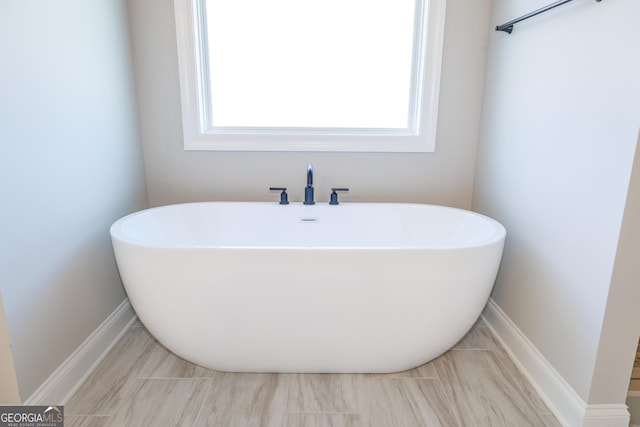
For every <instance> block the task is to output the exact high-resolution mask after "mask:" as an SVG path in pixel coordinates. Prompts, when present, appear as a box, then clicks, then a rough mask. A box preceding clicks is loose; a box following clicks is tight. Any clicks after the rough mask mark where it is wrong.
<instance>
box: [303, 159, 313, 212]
mask: <svg viewBox="0 0 640 427" xmlns="http://www.w3.org/2000/svg"><path fill="white" fill-rule="evenodd" d="M304 204H305V205H315V204H316V202H314V201H313V166H312V165H311V163H309V164H308V165H307V186H306V187H304Z"/></svg>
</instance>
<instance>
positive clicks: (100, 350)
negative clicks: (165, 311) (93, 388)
mask: <svg viewBox="0 0 640 427" xmlns="http://www.w3.org/2000/svg"><path fill="white" fill-rule="evenodd" d="M135 319H136V314H135V312H134V311H133V308H132V307H131V304H130V303H129V300H128V299H125V300H124V301H123V302H122V304H120V305H119V306H118V308H117V309H116V310H115V311H114V312H113V313H111V315H110V316H109V317H108V318H107V319H106V320H105V321H104V322H102V324H101V325H100V326H98V328H97V329H96V330H95V331H93V333H92V334H91V335H90V336H89V337H88V338H87V339H86V340H85V341H84V342H83V343H82V344H81V345H80V347H78V348H77V349H76V350H75V351H74V352H73V353H72V354H71V356H69V357H68V358H67V359H66V360H65V361H64V362H62V364H61V365H60V366H59V367H58V369H56V370H55V371H54V372H53V374H51V376H50V377H49V378H47V380H46V381H45V382H44V383H43V384H42V385H41V386H40V387H38V389H37V390H36V391H35V392H34V393H33V394H32V395H31V397H29V398H28V399H27V400H25V402H24V404H25V405H51V404H58V405H64V404H66V403H67V401H68V400H69V399H70V398H71V396H72V395H73V393H75V392H76V390H78V388H79V387H80V386H81V385H82V383H83V382H84V381H85V380H86V379H87V377H88V376H89V374H91V372H93V370H94V369H95V368H96V366H98V364H99V363H100V362H101V361H102V359H104V357H105V356H106V355H107V353H108V352H109V350H111V348H112V347H113V346H114V345H115V344H116V343H117V342H118V340H119V339H120V338H121V337H122V335H123V334H124V333H125V332H126V331H127V330H128V329H129V327H130V326H131V324H132V323H133V322H134V321H135Z"/></svg>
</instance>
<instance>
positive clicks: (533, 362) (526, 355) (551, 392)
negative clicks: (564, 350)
mask: <svg viewBox="0 0 640 427" xmlns="http://www.w3.org/2000/svg"><path fill="white" fill-rule="evenodd" d="M483 317H484V319H485V321H486V323H487V325H489V328H491V331H492V332H493V334H494V335H495V337H496V338H497V339H498V341H500V343H501V344H502V345H503V346H504V348H505V349H506V350H507V352H508V353H509V356H510V357H511V359H513V361H514V363H515V364H516V366H517V367H518V369H520V371H521V372H522V374H523V375H524V376H525V377H526V378H527V379H528V380H529V382H531V384H532V385H533V387H534V388H535V389H536V391H537V392H538V394H539V395H540V397H541V398H542V400H543V401H544V402H545V403H546V405H547V406H548V407H549V409H550V410H551V411H552V412H553V414H554V415H555V416H556V418H557V419H558V421H560V423H561V424H562V425H563V426H565V427H627V426H628V425H629V412H628V411H627V406H626V405H624V404H610V405H588V404H587V403H586V402H585V401H584V400H582V398H581V397H580V396H579V395H578V394H577V393H576V391H575V390H574V389H573V388H572V387H571V386H570V385H569V383H567V382H566V380H565V379H564V378H563V377H562V376H561V375H560V374H559V373H558V371H556V370H555V368H554V367H553V366H552V365H551V364H550V363H549V362H548V361H547V360H546V359H545V358H544V356H543V355H542V354H541V353H540V351H538V349H537V348H536V347H535V346H534V345H533V343H531V341H529V339H528V338H527V337H526V336H525V335H524V334H523V333H522V331H520V329H518V327H517V326H516V325H515V324H514V323H513V322H512V321H511V319H509V317H508V316H507V315H506V314H505V313H504V311H502V309H501V308H500V307H499V306H498V305H497V304H496V303H495V302H494V301H493V300H492V299H489V302H488V303H487V306H486V307H485V310H484V312H483Z"/></svg>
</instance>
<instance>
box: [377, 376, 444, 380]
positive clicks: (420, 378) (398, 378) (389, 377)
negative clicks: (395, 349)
mask: <svg viewBox="0 0 640 427" xmlns="http://www.w3.org/2000/svg"><path fill="white" fill-rule="evenodd" d="M369 378H370V379H372V380H404V381H409V380H439V379H440V378H439V377H437V376H435V377H422V376H420V377H400V376H397V377H396V376H393V375H389V376H380V377H369Z"/></svg>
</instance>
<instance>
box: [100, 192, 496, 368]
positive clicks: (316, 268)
mask: <svg viewBox="0 0 640 427" xmlns="http://www.w3.org/2000/svg"><path fill="white" fill-rule="evenodd" d="M111 237H112V242H113V247H114V252H115V255H116V260H117V264H118V268H119V270H120V274H121V277H122V280H123V283H124V286H125V289H126V291H127V294H128V296H129V300H130V302H131V304H132V305H133V307H134V309H135V311H136V313H137V315H138V317H139V318H140V320H141V321H142V323H143V324H144V325H145V326H146V328H147V329H148V330H149V332H150V333H151V334H153V335H154V336H155V337H156V338H157V339H158V341H160V343H162V344H163V345H164V346H166V347H167V348H168V349H169V350H171V351H172V352H174V353H175V354H177V355H178V356H180V357H182V358H184V359H186V360H189V361H191V362H194V363H196V364H198V365H201V366H204V367H207V368H211V369H215V370H220V371H231V372H318V373H319V372H335V373H338V372H352V373H355V372H371V373H373V372H393V371H401V370H406V369H410V368H413V367H416V366H419V365H421V364H423V363H425V362H427V361H429V360H431V359H433V358H435V357H437V356H439V355H440V354H442V353H444V352H445V351H447V350H448V349H449V348H451V347H452V346H453V345H454V344H455V343H456V342H457V341H458V340H460V338H462V337H463V336H464V335H465V334H466V332H467V331H468V330H469V329H470V328H471V327H472V326H473V324H474V323H475V321H476V320H477V319H478V317H479V316H480V313H481V311H482V309H483V307H484V305H485V304H486V302H487V299H488V297H489V294H490V292H491V289H492V287H493V283H494V281H495V278H496V274H497V270H498V266H499V264H500V259H501V257H502V249H503V245H504V239H505V229H504V227H503V226H502V225H500V224H499V223H498V222H496V221H494V220H492V219H491V218H488V217H486V216H483V215H480V214H477V213H473V212H470V211H465V210H461V209H455V208H449V207H443V206H435V205H422V204H399V203H343V204H340V205H338V206H330V205H328V204H318V205H313V206H305V205H301V204H290V205H279V204H276V203H243V202H210V203H188V204H180V205H170V206H163V207H158V208H153V209H148V210H145V211H141V212H137V213H134V214H131V215H128V216H126V217H124V218H122V219H120V220H118V221H117V222H115V223H114V224H113V226H112V227H111Z"/></svg>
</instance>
